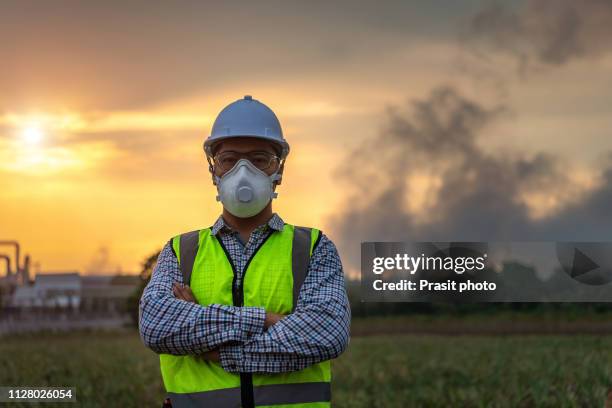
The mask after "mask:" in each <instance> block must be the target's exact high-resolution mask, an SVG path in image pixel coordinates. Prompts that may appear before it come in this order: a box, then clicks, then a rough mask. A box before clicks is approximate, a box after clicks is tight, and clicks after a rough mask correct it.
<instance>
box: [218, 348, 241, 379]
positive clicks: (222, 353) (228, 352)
mask: <svg viewBox="0 0 612 408" xmlns="http://www.w3.org/2000/svg"><path fill="white" fill-rule="evenodd" d="M242 357H243V351H242V344H226V345H224V346H221V347H220V348H219V362H220V363H221V367H223V369H224V370H225V371H227V372H228V373H239V372H240V362H241V361H242Z"/></svg>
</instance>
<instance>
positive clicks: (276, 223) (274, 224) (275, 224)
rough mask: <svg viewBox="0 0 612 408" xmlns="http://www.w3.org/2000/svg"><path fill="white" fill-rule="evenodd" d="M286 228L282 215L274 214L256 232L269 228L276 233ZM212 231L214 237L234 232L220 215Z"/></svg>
mask: <svg viewBox="0 0 612 408" xmlns="http://www.w3.org/2000/svg"><path fill="white" fill-rule="evenodd" d="M284 226H285V222H284V221H283V219H282V218H281V217H280V215H278V214H277V213H274V214H272V217H270V219H269V220H268V222H267V223H265V224H262V225H260V226H259V227H257V228H256V229H255V230H258V229H260V228H265V227H269V228H272V229H273V230H275V231H282V230H283V227H284ZM211 231H212V233H213V235H217V234H218V233H219V232H220V231H224V232H231V231H233V229H232V227H230V226H229V225H228V224H227V223H226V222H225V220H224V219H223V215H220V216H219V218H217V221H215V223H214V224H213V226H212V228H211Z"/></svg>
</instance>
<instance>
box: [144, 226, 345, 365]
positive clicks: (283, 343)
mask: <svg viewBox="0 0 612 408" xmlns="http://www.w3.org/2000/svg"><path fill="white" fill-rule="evenodd" d="M190 296H191V298H190ZM194 300H195V299H193V297H192V295H191V292H190V290H189V289H188V288H187V287H183V286H182V275H181V273H180V269H179V266H178V262H177V260H176V257H175V256H174V254H173V253H172V250H171V248H170V246H169V245H166V246H165V247H164V249H163V250H162V252H161V253H160V256H159V258H158V261H157V264H156V266H155V268H154V270H153V274H152V277H151V281H150V282H149V284H148V285H147V287H146V288H145V291H144V293H143V295H142V298H141V301H140V334H141V338H142V340H143V342H144V343H145V345H146V346H148V347H149V348H151V349H152V350H153V351H155V352H157V353H169V354H175V355H187V354H191V355H199V356H201V357H203V358H206V359H210V360H215V361H216V360H217V359H218V360H219V361H220V363H221V365H222V367H223V368H224V369H225V370H226V371H229V372H263V373H278V372H287V371H295V370H300V369H302V368H305V367H307V366H309V365H312V364H315V363H318V362H320V361H324V360H329V359H331V358H335V357H337V356H338V355H340V354H341V353H342V352H343V351H344V349H345V348H346V346H347V345H348V339H349V325H350V308H349V305H348V299H347V297H346V291H345V288H344V277H343V273H342V265H341V263H340V259H339V257H338V253H337V250H336V248H335V246H334V244H333V243H332V242H331V241H330V240H329V239H328V238H327V237H325V236H322V237H321V241H320V242H319V245H318V246H317V248H316V249H315V251H314V253H313V255H312V258H311V263H310V267H309V273H308V276H307V278H306V281H305V282H304V285H303V287H302V290H301V292H300V295H299V298H298V304H297V307H296V310H295V311H294V313H292V314H290V315H287V316H280V315H275V314H272V313H266V311H265V310H264V309H263V308H259V307H237V306H227V305H214V304H213V305H209V306H201V305H199V304H197V303H195V302H194Z"/></svg>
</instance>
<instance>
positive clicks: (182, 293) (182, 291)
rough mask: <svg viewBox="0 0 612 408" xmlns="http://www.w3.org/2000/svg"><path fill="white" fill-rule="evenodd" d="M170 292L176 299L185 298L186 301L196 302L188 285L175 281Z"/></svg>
mask: <svg viewBox="0 0 612 408" xmlns="http://www.w3.org/2000/svg"><path fill="white" fill-rule="evenodd" d="M172 294H173V295H174V296H175V297H176V298H177V299H181V300H185V301H187V302H196V300H195V297H194V296H193V293H192V292H191V289H190V288H189V286H185V285H183V284H179V283H176V282H175V283H174V284H173V285H172Z"/></svg>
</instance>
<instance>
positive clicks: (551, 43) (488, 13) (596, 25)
mask: <svg viewBox="0 0 612 408" xmlns="http://www.w3.org/2000/svg"><path fill="white" fill-rule="evenodd" d="M513 6H515V7H512V6H502V5H500V4H493V5H490V6H488V7H486V8H484V9H483V10H481V11H480V12H478V13H476V14H475V15H474V17H473V18H472V20H471V24H470V28H469V37H470V39H471V40H473V42H474V43H475V44H476V45H477V46H481V47H482V50H483V51H485V52H490V53H494V54H499V53H505V54H510V55H512V56H514V57H516V59H517V61H518V66H519V67H520V69H521V70H522V71H524V70H525V69H529V68H532V67H537V66H539V65H562V64H565V63H567V62H569V61H571V60H574V59H578V58H583V57H595V56H599V55H601V54H604V53H609V52H611V51H612V41H611V40H612V2H610V1H608V0H586V1H571V0H528V1H526V2H525V3H523V4H520V5H518V6H516V4H513Z"/></svg>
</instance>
